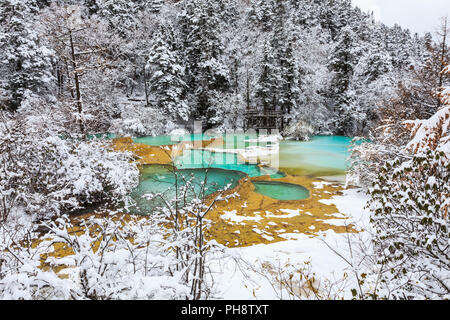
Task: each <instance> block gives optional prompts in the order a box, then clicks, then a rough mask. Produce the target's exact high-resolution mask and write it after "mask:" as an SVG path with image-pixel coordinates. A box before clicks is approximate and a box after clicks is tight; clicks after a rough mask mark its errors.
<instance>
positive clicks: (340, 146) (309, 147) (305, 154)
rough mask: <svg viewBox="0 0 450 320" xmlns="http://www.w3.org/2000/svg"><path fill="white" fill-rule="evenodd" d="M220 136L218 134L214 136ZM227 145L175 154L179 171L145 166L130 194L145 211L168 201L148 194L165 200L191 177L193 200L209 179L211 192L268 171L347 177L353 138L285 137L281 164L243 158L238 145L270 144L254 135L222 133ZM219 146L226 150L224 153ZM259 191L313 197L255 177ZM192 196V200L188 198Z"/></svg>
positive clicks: (153, 140) (148, 140) (163, 139)
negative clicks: (154, 195)
mask: <svg viewBox="0 0 450 320" xmlns="http://www.w3.org/2000/svg"><path fill="white" fill-rule="evenodd" d="M215 137H216V138H217V137H218V136H215ZM219 137H222V138H223V140H224V143H223V144H217V143H216V144H215V146H214V148H213V149H214V151H211V150H197V149H186V150H184V152H183V153H182V154H181V155H179V156H178V157H176V158H175V159H174V166H175V168H176V173H175V172H173V169H170V167H168V166H159V165H148V166H144V168H143V169H142V173H141V181H140V184H139V186H138V188H137V189H136V190H135V191H134V192H133V194H132V197H133V198H134V199H135V200H136V201H137V203H138V209H136V210H137V211H138V212H140V213H143V212H145V211H148V210H151V208H154V207H156V206H160V205H163V204H164V201H163V200H162V199H161V198H160V197H159V198H158V199H152V200H147V199H144V198H142V196H143V195H144V194H149V193H160V194H162V195H163V197H164V199H166V200H167V199H171V198H174V197H175V183H178V186H183V185H185V183H184V180H188V179H191V181H192V184H193V185H194V188H193V189H192V191H190V192H189V193H188V198H189V199H192V198H193V197H194V195H195V194H198V193H199V192H200V189H201V184H202V182H204V181H205V179H207V186H208V189H207V190H205V194H206V195H209V194H212V193H214V192H216V191H218V190H221V189H223V188H224V187H225V186H226V185H227V184H230V187H231V188H233V187H235V186H236V184H237V183H238V181H239V180H240V179H241V178H243V177H245V176H246V175H248V176H249V177H259V176H265V175H269V176H270V177H271V178H272V179H277V178H281V177H283V176H285V175H286V173H287V174H291V175H308V176H313V177H330V178H331V179H334V178H336V177H338V179H337V180H339V179H342V177H345V173H346V170H347V169H348V164H347V158H348V156H349V151H348V148H349V146H350V142H351V138H350V137H343V136H315V137H313V138H312V139H311V140H310V141H291V140H287V141H281V142H280V143H279V153H278V157H279V158H278V159H279V160H278V164H279V166H278V167H277V168H271V167H264V166H259V165H257V164H248V163H245V162H244V161H242V160H240V157H239V156H238V153H237V152H236V150H237V149H239V150H244V149H245V148H249V147H250V148H251V147H255V146H259V147H261V146H262V147H267V146H269V147H270V146H272V144H273V142H272V141H270V139H269V141H257V140H255V139H256V138H257V136H256V135H253V136H252V135H244V134H236V135H223V136H219ZM211 138H213V136H212V135H202V134H190V135H184V136H179V137H171V136H157V137H142V138H135V139H133V140H134V142H136V143H143V144H148V145H151V146H157V145H166V144H176V143H178V142H183V141H198V140H202V139H203V140H209V139H211ZM221 149H224V151H225V150H226V151H228V152H220V151H221ZM253 183H254V185H255V191H256V192H259V193H261V194H264V195H266V196H269V197H271V198H274V199H278V200H301V199H306V198H308V197H309V191H308V189H306V188H304V187H302V186H299V185H293V184H286V183H280V182H276V181H255V182H253ZM189 199H188V200H189Z"/></svg>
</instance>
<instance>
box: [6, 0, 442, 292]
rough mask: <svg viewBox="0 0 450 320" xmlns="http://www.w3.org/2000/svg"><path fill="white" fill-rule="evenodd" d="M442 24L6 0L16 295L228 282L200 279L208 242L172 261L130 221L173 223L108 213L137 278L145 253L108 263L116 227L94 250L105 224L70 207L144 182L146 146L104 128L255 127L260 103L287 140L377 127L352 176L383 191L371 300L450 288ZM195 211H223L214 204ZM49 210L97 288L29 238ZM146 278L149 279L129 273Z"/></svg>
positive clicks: (233, 4) (291, 10)
mask: <svg viewBox="0 0 450 320" xmlns="http://www.w3.org/2000/svg"><path fill="white" fill-rule="evenodd" d="M436 26H437V27H439V28H438V32H437V33H428V34H426V35H425V36H420V35H418V34H411V32H410V31H409V30H407V29H403V28H401V27H400V26H398V25H396V26H394V27H388V26H386V25H384V24H382V23H380V22H378V21H375V19H374V17H373V15H371V14H370V13H364V12H362V11H361V10H360V9H359V8H355V7H353V5H352V4H351V1H350V0H325V1H319V0H182V1H163V0H147V1H134V0H115V1H112V0H80V1H59V0H55V1H50V0H48V1H37V0H0V163H1V168H0V221H1V222H0V226H1V229H0V237H1V239H0V252H8V254H6V253H5V254H4V255H2V256H1V257H0V297H4V298H6V299H8V298H13V299H17V298H24V299H33V298H36V297H39V298H42V297H43V296H46V295H47V294H49V295H53V297H58V298H74V299H80V298H88V299H109V298H112V299H114V298H118V299H124V298H146V299H147V298H175V299H177V298H186V297H188V298H193V299H198V298H208V297H212V296H214V293H213V292H212V291H210V290H209V289H210V288H208V286H207V281H206V280H205V279H203V276H204V275H203V273H201V276H199V277H197V278H196V277H192V276H190V275H191V273H190V272H194V276H197V275H198V274H197V272H199V271H198V270H199V269H200V268H204V264H205V261H204V259H205V258H204V256H201V261H200V262H199V260H196V259H197V258H195V259H194V258H192V256H193V255H190V253H191V252H190V251H189V252H188V253H186V257H188V256H190V257H191V258H186V259H187V260H180V259H181V258H180V256H181V257H182V256H183V254H180V255H179V254H178V253H179V252H178V251H177V255H176V257H172V258H173V260H168V259H171V258H169V257H167V254H166V253H164V251H163V250H162V249H155V248H153V249H150V251H149V250H148V249H147V251H145V250H144V251H142V245H143V244H145V243H146V244H147V248H148V243H149V242H148V241H149V240H148V239H144V238H142V239H141V238H139V239H137V240H136V247H134V249H133V250H134V251H133V250H130V249H129V248H128V249H125V248H126V246H129V243H128V242H127V241H126V239H127V236H126V235H125V233H126V232H129V233H133V232H138V231H137V230H138V229H139V228H144V229H145V228H147V229H148V230H147V229H145V230H146V233H147V234H152V235H158V236H160V239H159V240H161V241H163V240H162V239H169V238H170V237H169V238H168V237H167V236H166V235H161V234H160V232H161V230H159V229H158V228H157V225H158V223H160V222H161V221H157V222H158V223H157V222H152V224H151V225H147V226H144V227H143V226H140V225H139V224H136V225H127V228H129V229H127V231H126V232H125V231H123V234H121V235H120V236H119V235H118V234H117V233H111V232H112V231H111V230H112V229H114V228H115V229H114V230H115V231H114V232H117V223H118V222H117V221H113V220H107V221H109V222H108V223H109V224H108V223H106V222H104V221H103V222H102V226H103V227H104V228H103V229H102V230H103V232H104V233H103V238H102V239H113V238H114V239H119V240H118V246H116V247H115V249H114V250H122V251H120V254H122V255H123V256H127V257H128V255H130V254H131V255H132V256H133V259H134V260H133V262H132V265H133V266H134V273H133V272H130V273H129V274H125V271H126V270H129V268H131V267H130V266H131V265H130V262H129V261H131V260H127V259H128V258H129V257H128V258H127V259H124V260H123V261H120V262H117V261H115V260H114V259H115V258H113V257H112V256H114V254H115V255H116V256H117V252H116V251H114V252H109V254H110V255H111V256H110V257H109V259H110V260H108V259H105V260H104V259H103V253H104V254H105V256H106V253H107V252H108V250H109V249H108V248H109V246H108V243H107V242H106V240H105V241H104V242H102V243H101V245H104V247H102V248H103V251H102V252H101V254H100V253H99V252H97V253H92V252H90V251H89V243H90V242H89V241H92V238H88V236H86V237H87V238H86V239H75V238H76V237H75V238H74V236H73V235H71V234H69V232H68V231H67V230H68V229H69V228H70V222H68V221H69V220H67V218H66V216H65V214H69V213H71V212H74V211H76V210H79V209H81V208H85V207H86V206H89V205H92V204H95V203H108V204H115V203H119V202H120V203H123V202H125V203H126V202H127V201H128V195H129V193H130V192H131V190H132V189H133V188H134V187H136V185H137V183H138V179H139V171H138V169H137V166H136V165H135V164H134V163H133V162H131V160H132V155H131V154H129V153H123V152H116V151H112V150H111V148H109V147H108V145H107V144H108V142H105V141H101V140H92V141H89V140H88V139H87V138H86V137H87V135H88V134H94V133H105V132H113V133H116V134H117V135H119V136H125V135H132V136H144V135H158V134H168V133H170V132H172V131H173V130H176V129H180V128H182V129H187V130H190V129H191V128H192V126H193V122H194V120H202V123H203V126H204V129H211V128H214V129H216V130H219V131H226V130H233V129H242V128H244V126H245V118H244V114H245V112H246V110H249V109H258V110H278V111H281V112H282V114H283V128H284V130H283V132H282V134H283V135H284V136H289V137H294V138H299V139H307V138H308V137H309V136H311V135H347V136H351V137H361V138H364V139H366V140H364V141H367V139H370V142H364V143H362V144H361V143H358V144H357V145H355V146H354V151H353V154H352V159H351V161H352V167H351V169H350V172H349V175H348V183H349V184H353V185H358V186H360V187H362V188H365V189H367V190H368V192H369V193H370V195H371V200H370V202H369V204H368V205H369V206H370V207H371V208H372V211H373V218H372V220H373V228H374V237H373V243H374V253H373V255H374V256H375V257H378V261H377V263H378V264H377V265H379V266H381V267H380V268H381V269H379V270H382V272H381V271H379V270H378V271H379V273H376V272H375V273H373V272H372V275H373V277H374V278H375V279H376V282H377V285H375V288H374V287H373V286H371V287H370V289H365V288H364V286H363V285H360V286H359V288H358V290H355V294H354V295H355V297H356V298H361V299H365V298H396V299H414V298H418V299H422V298H449V297H450V256H449V254H450V253H449V251H450V250H449V243H448V238H449V235H450V233H449V217H448V211H449V206H450V202H449V201H450V200H449V199H450V196H449V194H450V186H449V179H448V178H449V171H450V170H449V169H450V167H449V154H450V134H449V131H450V111H449V103H450V101H449V99H450V98H449V97H450V69H449V66H448V63H449V62H450V51H449V47H448V45H447V43H448V38H449V37H450V22H449V21H447V20H445V19H444V20H442V21H436ZM356 140H357V139H355V142H356ZM219 200H222V199H218V201H219ZM189 210H191V211H192V212H197V214H199V215H200V216H201V217H203V216H204V215H205V214H206V212H207V209H205V208H204V207H202V206H201V205H200V202H198V203H195V204H193V205H190V207H189ZM199 212H200V213H201V214H200V213H199ZM166 213H167V212H166ZM177 214H178V212H177ZM55 217H59V218H58V219H57V220H54V218H55ZM167 217H170V214H169V215H167V214H166V218H167ZM197 217H198V215H197ZM50 218H53V220H52V222H49V220H48V219H50ZM198 221H199V220H198V219H197V222H198ZM200 222H201V224H200V227H199V226H198V225H196V226H195V228H197V229H195V228H193V227H192V226H189V228H192V230H193V231H192V230H191V229H189V228H188V227H186V229H189V230H191V231H192V233H189V232H186V231H185V229H183V228H181V229H177V230H175V231H174V232H175V234H177V235H179V237H178V238H177V236H174V239H176V240H173V241H175V242H173V243H172V246H177V245H178V246H179V247H180V248H181V247H183V248H185V247H186V246H185V244H186V243H188V242H189V241H190V240H189V239H190V238H189V237H190V235H192V234H194V233H195V232H197V231H198V230H199V229H198V228H201V229H202V230H203V228H204V227H205V225H206V224H205V225H203V224H202V220H201V219H200ZM42 223H44V224H45V226H46V229H47V230H50V231H49V232H51V233H52V234H54V237H55V238H58V239H60V240H61V241H66V242H67V243H70V244H71V245H73V246H75V247H77V248H78V249H77V250H75V251H76V258H74V259H75V260H74V261H75V262H73V263H75V265H77V266H78V267H80V270H81V271H80V277H81V282H82V284H83V286H82V288H81V289H80V288H78V287H73V286H72V285H68V284H67V283H65V282H64V281H65V280H62V279H59V278H57V277H56V276H55V275H54V274H52V275H51V276H50V275H48V274H47V273H50V272H47V273H46V272H44V271H43V270H40V269H38V268H37V267H36V266H37V264H38V261H39V255H38V253H37V252H38V251H36V250H38V249H39V247H38V248H33V249H31V246H30V245H29V244H28V245H27V244H26V243H25V242H23V243H22V242H21V243H20V244H19V242H18V239H19V238H20V239H22V240H23V238H26V239H29V238H27V237H31V234H32V233H33V232H35V231H36V230H37V229H39V230H41V229H42ZM92 223H94V222H92ZM95 223H96V224H99V223H100V222H98V221H97V220H96V221H95ZM111 228H112V229H111ZM158 230H159V231H158ZM183 230H184V231H183ZM41 231H42V230H41ZM141 231H142V230H141ZM194 231H195V232H194ZM158 232H159V233H158ZM144 233H145V232H144ZM172 235H173V234H172ZM108 236H109V238H108ZM143 237H144V236H143ZM180 239H184V240H183V241H186V242H185V243H184V242H183V244H179V242H177V241H181V240H180ZM81 240H83V241H84V242H83V243H82V241H81ZM76 241H80V242H79V243H78V242H76ZM102 241H103V240H102ZM167 241H168V240H167ZM75 242H76V245H75ZM174 243H177V244H176V245H175V244H174ZM120 245H122V247H120ZM140 245H141V246H140ZM199 245H200V246H201V247H202V248H203V243H201V244H199ZM196 246H197V244H195V245H194V246H193V248H191V247H189V246H188V247H189V248H191V249H190V250H195V249H196V248H197V247H196ZM33 250H34V251H33ZM127 250H128V251H127ZM158 250H159V251H158ZM161 250H162V251H161ZM211 251H212V252H214V254H217V253H216V251H214V250H211ZM14 252H15V253H14ZM130 252H131V253H130ZM149 252H150V253H149ZM202 252H203V251H202ZM149 255H152V257H153V259H154V260H153V262H154V265H153V266H157V267H154V268H153V269H151V270H152V271H151V272H150V271H148V270H147V257H148V256H149ZM86 256H89V257H90V260H89V262H87V261H86V259H84V258H83V257H86ZM144 256H145V259H144V258H143V257H144ZM136 257H138V258H136ZM140 258H142V260H139V259H140ZM158 259H159V260H158ZM189 259H194V260H193V261H194V262H193V263H194V265H195V268H192V269H190V268H189V267H186V265H188V264H189V263H188V262H186V261H190V260H189ZM107 261H109V262H107ZM136 261H138V262H136ZM168 261H171V262H168ZM66 262H67V261H66ZM108 263H109V264H108ZM170 263H174V264H175V265H177V268H176V272H175V270H170V268H169V270H168V269H167V268H166V267H167V265H168V264H169V265H170ZM112 265H114V267H112ZM178 265H179V266H180V267H179V268H178ZM136 266H138V267H137V270H138V271H136ZM399 266H401V267H399ZM102 268H104V269H102ZM108 268H109V269H108ZM127 268H128V269H127ZM92 270H99V272H98V273H97V271H95V272H94V271H92ZM100 270H102V271H101V272H100ZM120 270H121V271H120ZM142 270H144V271H145V272H144V271H142ZM193 270H195V271H193ZM202 270H203V269H202ZM113 271H114V272H113ZM147 271H148V272H149V273H148V272H147ZM120 272H123V274H122V273H121V276H117V274H118V273H120ZM177 272H179V273H180V274H182V275H183V276H180V277H178V276H176V275H177ZM362 273H363V274H365V276H364V277H366V276H367V274H370V271H367V270H366V271H364V272H362ZM149 274H151V276H150V275H149ZM163 276H164V277H166V278H164V279H166V280H164V281H167V277H169V278H170V279H172V280H171V281H173V283H165V282H164V283H163V281H162V280H161V279H162V278H161V277H163ZM152 277H153V278H152ZM192 278H194V279H196V280H195V281H197V282H195V281H194V280H192ZM18 279H19V280H18ZM99 279H103V280H104V281H99ZM137 279H139V281H141V282H139V283H141V285H142V286H141V287H140V286H137V287H138V289H132V288H130V287H129V286H127V283H129V282H132V281H137ZM150 279H152V280H151V281H156V282H152V283H153V284H152V285H148V281H150ZM155 279H156V280H155ZM158 279H159V280H158ZM127 281H128V282H127ZM146 281H147V282H146ZM158 281H160V282H158ZM192 281H194V282H195V283H193V282H192ZM203 281H205V282H203ZM362 282H364V281H362ZM158 283H159V284H158ZM202 284H203V286H202ZM49 287H50V288H51V289H48V288H49ZM36 288H37V289H36ZM114 288H116V289H117V288H120V289H117V291H115V290H116V289H114ZM48 290H50V291H48ZM52 290H53V291H52ZM365 290H366V291H365ZM49 292H53V293H49Z"/></svg>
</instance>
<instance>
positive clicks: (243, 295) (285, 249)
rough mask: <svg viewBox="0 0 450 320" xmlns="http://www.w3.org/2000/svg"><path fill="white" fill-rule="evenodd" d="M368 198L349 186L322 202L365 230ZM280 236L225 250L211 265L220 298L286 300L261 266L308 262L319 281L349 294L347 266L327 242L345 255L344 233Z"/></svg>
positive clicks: (347, 295) (349, 284)
mask: <svg viewBox="0 0 450 320" xmlns="http://www.w3.org/2000/svg"><path fill="white" fill-rule="evenodd" d="M367 200H368V197H367V195H365V194H364V193H363V192H361V191H360V190H358V189H348V190H345V191H344V194H343V195H342V196H335V197H333V198H332V199H331V200H324V201H323V202H324V203H325V202H326V203H327V204H331V203H333V204H335V205H336V207H337V208H338V209H339V211H340V212H341V213H344V214H346V215H347V216H348V217H349V221H348V223H350V222H352V223H354V224H355V226H357V227H359V228H361V229H366V228H365V227H367V226H368V222H369V212H368V211H367V210H365V209H364V206H365V204H366V202H367ZM366 230H367V229H366ZM283 236H284V237H285V238H286V239H290V240H287V241H283V242H277V243H273V244H268V245H265V244H259V245H254V246H250V247H245V248H232V249H227V253H228V254H229V256H228V257H227V258H226V259H221V260H220V261H218V262H215V263H214V265H213V266H212V270H213V272H214V281H215V284H216V287H217V288H220V291H221V294H220V296H221V298H223V299H238V300H239V299H259V300H261V299H269V300H271V299H280V298H284V299H289V297H288V295H287V294H286V292H281V291H280V290H279V288H278V287H277V284H276V283H274V282H275V281H273V282H272V283H271V281H270V280H269V279H271V278H274V276H273V277H272V276H271V273H270V272H269V271H268V269H267V268H261V266H262V265H265V266H267V265H268V263H269V264H271V265H272V266H273V267H274V268H272V269H271V270H272V271H274V272H277V271H278V270H282V269H284V270H287V269H288V268H285V266H286V265H287V264H289V265H291V266H294V267H299V268H300V267H302V265H304V263H305V262H307V261H310V267H311V271H312V272H314V273H315V277H316V279H318V280H320V281H323V280H324V279H327V280H329V281H330V283H335V284H334V285H333V287H334V288H333V289H332V290H339V289H342V288H344V289H345V290H343V292H344V294H345V295H344V297H345V298H350V297H351V294H350V289H351V288H354V282H353V279H352V274H351V272H350V270H349V265H348V264H347V263H346V262H345V261H344V260H343V259H342V258H340V257H339V256H338V255H337V254H335V253H334V252H333V251H332V250H331V249H330V248H329V247H328V246H327V244H326V243H328V245H329V246H331V247H332V248H334V249H335V250H337V251H339V252H340V253H343V254H344V255H345V256H347V255H348V252H349V249H348V248H349V247H348V238H347V234H337V233H335V232H334V231H333V230H328V231H326V232H321V233H319V235H318V236H308V235H305V234H299V233H294V234H285V235H283ZM353 236H354V234H353V235H352V237H353ZM357 237H358V239H361V238H364V237H365V238H366V239H367V237H368V234H367V233H366V232H361V233H359V234H358V235H357ZM367 240H368V239H367ZM324 241H325V242H326V243H325V242H324ZM278 267H280V268H279V269H278ZM252 269H253V270H252ZM260 272H262V273H260ZM345 273H347V275H348V277H347V279H346V280H345V281H344V280H342V279H344V277H345V275H344V274H345ZM281 294H282V295H283V296H281Z"/></svg>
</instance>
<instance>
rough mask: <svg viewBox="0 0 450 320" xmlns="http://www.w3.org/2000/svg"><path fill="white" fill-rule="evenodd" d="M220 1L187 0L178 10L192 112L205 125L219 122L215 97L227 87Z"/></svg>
mask: <svg viewBox="0 0 450 320" xmlns="http://www.w3.org/2000/svg"><path fill="white" fill-rule="evenodd" d="M219 4H220V1H206V0H194V1H188V2H184V4H183V6H184V7H183V10H182V12H181V13H180V29H181V35H182V39H183V41H182V42H183V50H184V53H185V62H186V65H185V67H186V71H187V74H186V76H187V77H186V79H187V80H186V84H187V86H188V96H189V104H190V105H191V108H192V112H191V116H192V117H194V118H196V119H201V120H203V123H205V124H206V127H208V128H209V127H211V126H214V125H216V124H218V123H220V122H221V119H220V117H218V113H217V111H218V110H217V108H216V106H215V99H216V96H217V95H218V94H220V93H223V92H226V91H227V90H228V89H229V87H230V83H229V69H228V66H226V65H225V63H224V61H223V53H224V49H223V45H222V42H221V37H220V35H221V30H220V26H221V23H220V18H219V17H220V11H219V9H220V6H219Z"/></svg>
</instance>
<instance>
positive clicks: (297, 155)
mask: <svg viewBox="0 0 450 320" xmlns="http://www.w3.org/2000/svg"><path fill="white" fill-rule="evenodd" d="M351 140H352V138H350V137H344V136H315V137H313V138H312V139H311V140H310V141H281V143H280V157H279V160H280V161H279V167H280V169H281V170H282V171H286V172H288V173H290V174H299V175H312V176H319V175H337V174H345V172H346V171H347V170H348V162H347V158H348V157H349V155H350V153H349V151H348V148H349V146H350V143H351Z"/></svg>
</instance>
